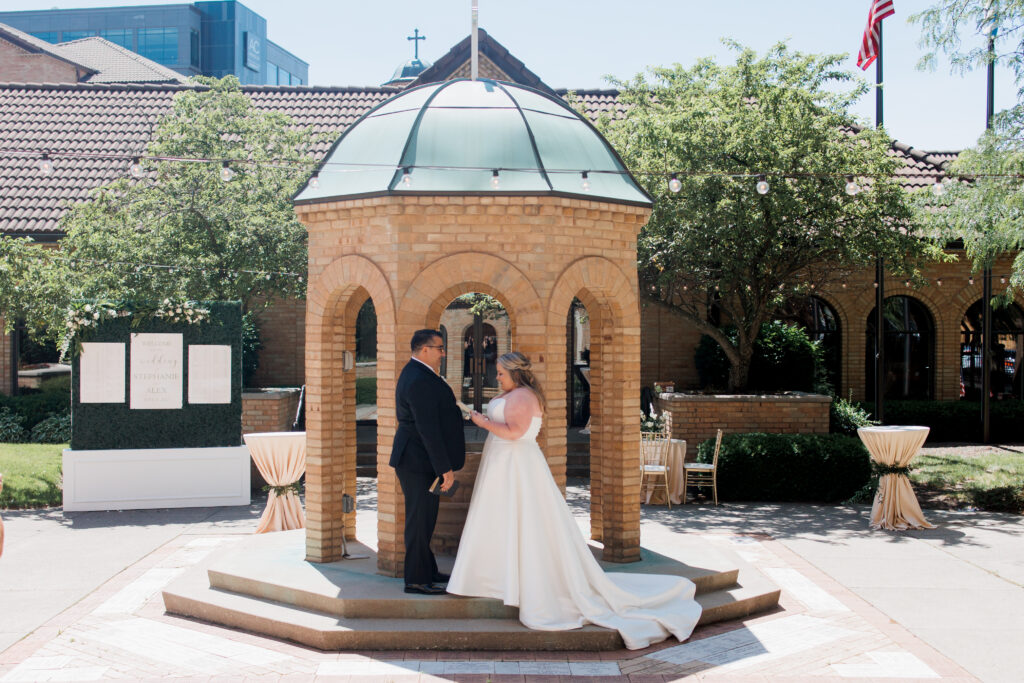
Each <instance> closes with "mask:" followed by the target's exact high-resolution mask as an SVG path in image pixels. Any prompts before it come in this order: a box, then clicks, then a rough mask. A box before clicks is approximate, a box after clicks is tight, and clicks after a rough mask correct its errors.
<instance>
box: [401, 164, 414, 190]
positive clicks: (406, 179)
mask: <svg viewBox="0 0 1024 683" xmlns="http://www.w3.org/2000/svg"><path fill="white" fill-rule="evenodd" d="M402 184H403V185H405V186H406V187H411V186H412V167H410V166H406V167H405V168H403V169H402Z"/></svg>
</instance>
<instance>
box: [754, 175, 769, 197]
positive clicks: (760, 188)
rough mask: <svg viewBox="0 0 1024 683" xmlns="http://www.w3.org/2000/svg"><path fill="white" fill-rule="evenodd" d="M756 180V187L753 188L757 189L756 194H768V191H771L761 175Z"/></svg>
mask: <svg viewBox="0 0 1024 683" xmlns="http://www.w3.org/2000/svg"><path fill="white" fill-rule="evenodd" d="M757 178H758V180H757V185H755V186H754V187H755V188H756V189H757V193H758V194H768V190H770V189H771V186H769V185H768V180H767V179H765V177H764V176H763V175H760V176H758V177H757Z"/></svg>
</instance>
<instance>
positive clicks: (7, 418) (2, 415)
mask: <svg viewBox="0 0 1024 683" xmlns="http://www.w3.org/2000/svg"><path fill="white" fill-rule="evenodd" d="M23 422H25V418H24V417H22V416H21V415H19V414H17V413H13V412H11V411H10V409H8V408H6V407H0V443H21V442H22V441H24V440H25V428H24V427H23V426H22V423H23Z"/></svg>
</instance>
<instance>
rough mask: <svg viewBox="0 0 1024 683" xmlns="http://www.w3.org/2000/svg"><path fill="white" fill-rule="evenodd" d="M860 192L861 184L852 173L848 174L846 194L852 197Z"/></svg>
mask: <svg viewBox="0 0 1024 683" xmlns="http://www.w3.org/2000/svg"><path fill="white" fill-rule="evenodd" d="M858 192H860V185H858V184H857V181H856V180H854V179H853V176H852V175H848V176H846V194H848V195H850V196H851V197H852V196H854V195H855V194H857V193H858Z"/></svg>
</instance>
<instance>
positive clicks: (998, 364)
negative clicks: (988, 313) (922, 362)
mask: <svg viewBox="0 0 1024 683" xmlns="http://www.w3.org/2000/svg"><path fill="white" fill-rule="evenodd" d="M981 315H982V301H981V300H980V299H979V300H978V301H976V302H974V304H972V305H971V307H970V308H968V309H967V312H966V313H964V317H963V320H961V321H960V397H961V398H963V399H967V400H970V401H979V400H981V379H982V375H981V351H982V344H983V341H984V340H983V339H982V333H981V331H982V322H981ZM992 341H993V342H994V346H993V348H992V363H993V367H992V372H991V375H990V387H991V391H992V396H993V397H995V398H1021V397H1024V373H1022V372H1021V371H1020V363H1021V350H1022V348H1024V312H1022V311H1021V309H1020V306H1018V305H1017V304H1010V305H1009V306H1004V307H1000V308H993V309H992Z"/></svg>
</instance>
